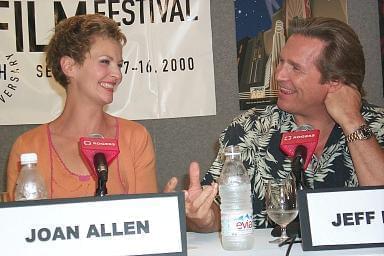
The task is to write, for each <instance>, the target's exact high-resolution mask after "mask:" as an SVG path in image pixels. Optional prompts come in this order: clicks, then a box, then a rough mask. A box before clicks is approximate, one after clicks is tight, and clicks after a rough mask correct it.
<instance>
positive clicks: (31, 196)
mask: <svg viewBox="0 0 384 256" xmlns="http://www.w3.org/2000/svg"><path fill="white" fill-rule="evenodd" d="M20 163H21V170H20V174H19V177H18V178H17V181H16V188H15V200H16V201H23V200H37V199H47V198H48V192H47V188H46V186H45V182H44V179H43V177H41V175H40V173H39V171H38V170H37V155H36V154H35V153H25V154H21V156H20Z"/></svg>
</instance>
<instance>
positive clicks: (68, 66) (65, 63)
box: [60, 56, 76, 77]
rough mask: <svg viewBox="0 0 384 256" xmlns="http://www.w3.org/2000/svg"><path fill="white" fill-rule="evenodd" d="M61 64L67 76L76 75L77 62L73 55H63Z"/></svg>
mask: <svg viewBox="0 0 384 256" xmlns="http://www.w3.org/2000/svg"><path fill="white" fill-rule="evenodd" d="M60 66H61V70H62V71H63V73H64V74H65V75H66V76H68V77H72V76H73V75H74V74H73V72H74V70H75V66H76V62H75V60H74V59H72V58H71V57H69V56H63V57H61V59H60Z"/></svg>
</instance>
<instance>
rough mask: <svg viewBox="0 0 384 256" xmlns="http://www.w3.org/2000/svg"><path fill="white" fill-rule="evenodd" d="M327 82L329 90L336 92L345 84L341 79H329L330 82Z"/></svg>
mask: <svg viewBox="0 0 384 256" xmlns="http://www.w3.org/2000/svg"><path fill="white" fill-rule="evenodd" d="M327 84H328V86H329V87H328V88H329V89H328V91H329V92H335V91H337V90H338V89H340V88H341V86H342V85H343V83H342V82H340V80H332V81H329V82H327Z"/></svg>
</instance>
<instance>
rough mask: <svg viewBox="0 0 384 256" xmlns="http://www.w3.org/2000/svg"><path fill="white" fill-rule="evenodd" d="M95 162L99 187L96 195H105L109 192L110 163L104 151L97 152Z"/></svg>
mask: <svg viewBox="0 0 384 256" xmlns="http://www.w3.org/2000/svg"><path fill="white" fill-rule="evenodd" d="M93 163H94V165H95V168H96V172H97V188H96V192H95V195H96V196H105V195H107V194H108V191H107V181H108V164H107V161H106V159H105V155H104V154H103V153H96V154H95V156H94V157H93Z"/></svg>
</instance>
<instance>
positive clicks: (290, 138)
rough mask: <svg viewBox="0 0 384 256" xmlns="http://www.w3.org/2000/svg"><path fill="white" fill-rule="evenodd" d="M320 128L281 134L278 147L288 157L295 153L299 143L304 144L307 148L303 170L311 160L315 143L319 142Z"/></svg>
mask: <svg viewBox="0 0 384 256" xmlns="http://www.w3.org/2000/svg"><path fill="white" fill-rule="evenodd" d="M319 134H320V130H317V129H315V130H307V131H299V130H297V131H292V132H286V133H283V134H282V137H281V143H280V149H281V150H282V151H283V152H284V153H285V154H286V155H287V156H289V157H293V156H294V155H295V150H296V147H297V146H299V145H302V146H304V147H305V148H306V149H307V157H306V159H305V163H304V165H303V168H304V170H305V169H307V167H308V164H309V162H310V161H311V158H312V155H313V153H315V149H316V146H317V143H318V142H319Z"/></svg>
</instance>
